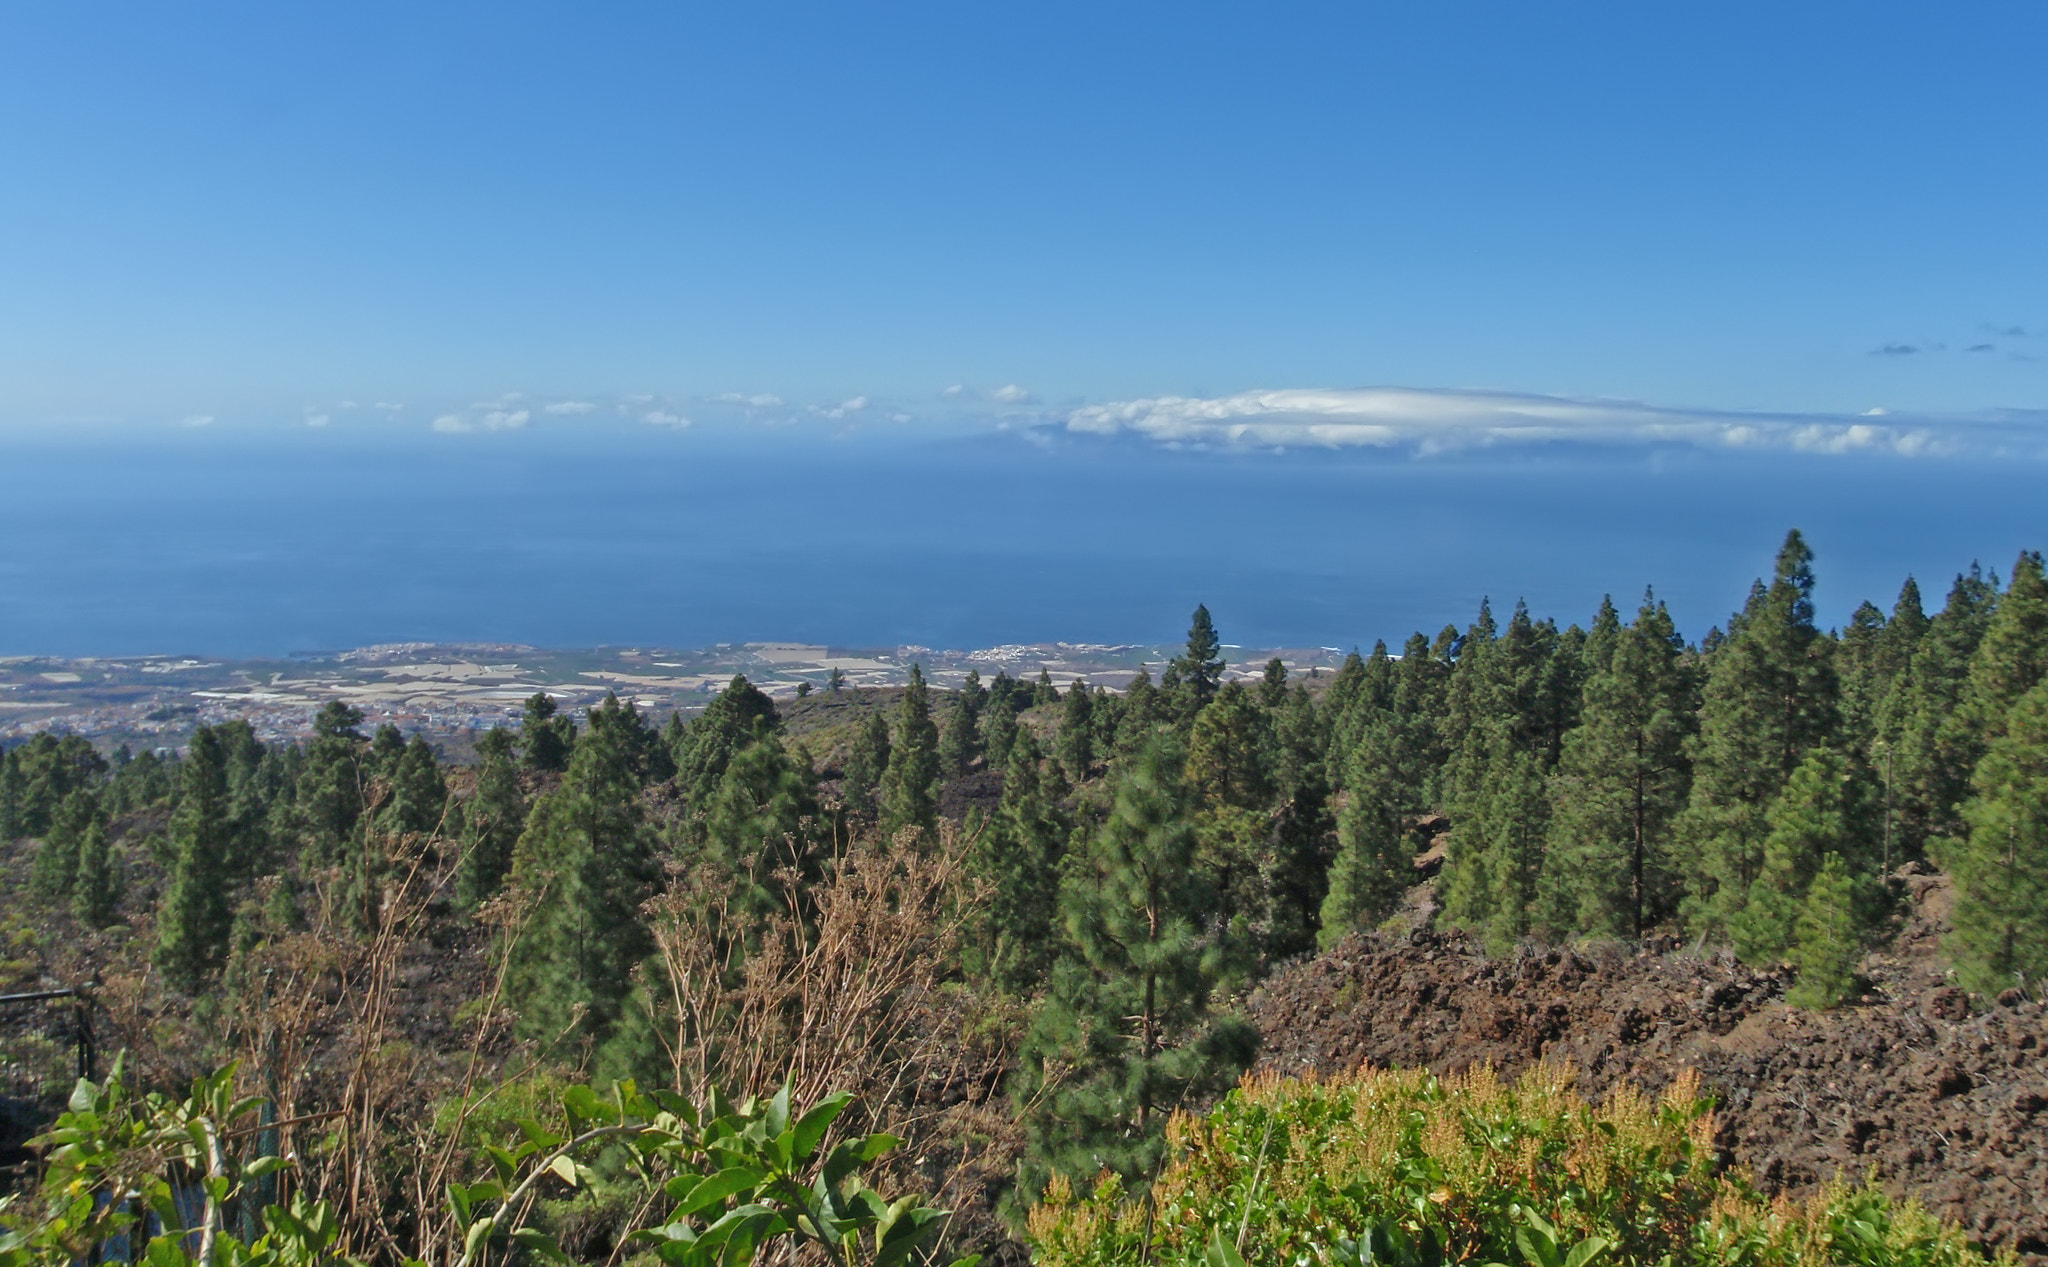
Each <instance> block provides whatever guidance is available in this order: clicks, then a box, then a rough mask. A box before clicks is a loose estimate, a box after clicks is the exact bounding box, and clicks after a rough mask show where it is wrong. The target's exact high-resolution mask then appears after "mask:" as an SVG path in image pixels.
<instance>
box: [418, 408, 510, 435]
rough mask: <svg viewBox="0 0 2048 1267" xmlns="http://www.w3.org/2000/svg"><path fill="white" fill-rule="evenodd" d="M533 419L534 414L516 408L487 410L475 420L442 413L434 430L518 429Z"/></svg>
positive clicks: (450, 431) (435, 423) (457, 431)
mask: <svg viewBox="0 0 2048 1267" xmlns="http://www.w3.org/2000/svg"><path fill="white" fill-rule="evenodd" d="M532 419H533V415H532V414H530V413H528V412H527V411H526V410H524V409H515V410H511V411H509V412H508V411H506V410H503V409H492V410H487V411H485V413H484V414H483V416H482V417H480V418H477V419H475V420H474V421H472V420H470V419H467V418H464V417H463V416H462V415H461V414H442V415H441V416H440V417H438V418H436V419H434V430H436V431H445V432H449V433H460V432H464V431H517V430H519V428H521V427H523V426H525V425H526V424H527V423H528V422H530V421H532Z"/></svg>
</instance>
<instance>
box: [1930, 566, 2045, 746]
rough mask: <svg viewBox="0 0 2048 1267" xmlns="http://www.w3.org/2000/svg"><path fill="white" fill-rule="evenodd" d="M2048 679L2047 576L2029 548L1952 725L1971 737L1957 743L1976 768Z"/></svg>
mask: <svg viewBox="0 0 2048 1267" xmlns="http://www.w3.org/2000/svg"><path fill="white" fill-rule="evenodd" d="M2044 677H2048V577H2043V575H2042V565H2041V555H2040V553H2039V552H2038V551H2033V550H2029V551H2026V552H2025V553H2023V554H2021V555H2020V557H2019V561H2018V562H2017V563H2015V564H2013V569H2012V581H2011V583H2010V584H2008V585H2007V586H2006V590H2005V593H2004V594H2002V595H2000V596H1999V599H1998V610H1997V611H1996V612H1994V613H1993V614H1992V616H1991V620H1990V621H1989V622H1988V623H1987V624H1986V625H1985V627H1984V640H1983V641H1982V642H1980V643H1978V644H1977V650H1976V653H1975V654H1973V655H1972V656H1971V657H1970V677H1969V682H1968V684H1967V685H1966V686H1965V687H1964V689H1963V706H1962V708H1961V709H1960V710H1958V713H1957V716H1956V718H1955V725H1954V729H1955V730H1958V731H1962V732H1964V733H1966V734H1967V736H1968V740H1967V741H1964V740H1963V739H1961V738H1958V739H1956V740H1955V741H1953V748H1954V750H1955V751H1956V752H1957V754H1958V756H1961V757H1966V758H1967V759H1968V760H1969V762H1970V766H1971V768H1972V769H1975V767H1976V763H1977V760H1978V759H1979V758H1980V757H1981V755H1982V753H1983V752H1984V749H1985V746H1986V745H1988V744H1990V743H1992V742H1993V741H1995V740H1996V739H1997V738H1998V737H1999V736H2000V735H2003V734H2004V733H2005V716H2006V713H2007V711H2008V710H2010V709H2011V708H2012V706H2013V704H2014V703H2015V702H2017V701H2018V700H2019V698H2020V697H2021V696H2023V695H2025V694H2026V693H2027V692H2028V691H2031V690H2032V689H2034V687H2035V685H2036V684H2037V683H2039V682H2040V681H2041V680H2042V679H2043V678H2044Z"/></svg>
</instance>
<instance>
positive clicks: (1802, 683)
mask: <svg viewBox="0 0 2048 1267" xmlns="http://www.w3.org/2000/svg"><path fill="white" fill-rule="evenodd" d="M1830 648H1831V644H1830V642H1829V641H1828V639H1826V638H1825V637H1823V636H1822V635H1821V633H1820V631H1819V630H1818V629H1817V628H1815V627H1814V623H1813V551H1812V550H1810V549H1808V548H1807V545H1806V540H1805V538H1803V537H1802V536H1800V534H1799V532H1798V530H1797V529H1794V530H1793V531H1792V532H1791V533H1789V534H1788V535H1787V536H1786V538H1785V544H1784V547H1783V548H1782V549H1781V550H1779V552H1778V560H1777V567H1776V569H1775V571H1774V573H1773V576H1772V579H1771V583H1770V584H1769V585H1768V586H1766V585H1765V584H1764V583H1763V582H1761V581H1758V582H1757V583H1756V585H1755V586H1754V587H1753V588H1752V589H1751V591H1750V597H1749V602H1748V603H1747V604H1746V605H1745V606H1744V608H1743V610H1742V612H1741V613H1740V614H1739V615H1737V616H1736V617H1735V618H1734V619H1733V620H1732V621H1730V623H1729V632H1728V636H1727V639H1726V640H1725V641H1724V642H1723V643H1722V644H1721V645H1720V646H1719V647H1718V648H1717V649H1715V650H1714V651H1713V653H1712V654H1711V655H1710V656H1709V657H1708V662H1707V680H1706V687H1705V691H1704V697H1703V699H1702V702H1701V705H1700V728H1699V733H1698V734H1697V735H1696V736H1695V737H1694V741H1693V743H1692V745H1691V752H1692V762H1693V783H1692V792H1691V796H1690V798H1689V800H1688V802H1687V805H1686V809H1685V812H1684V814H1683V815H1681V816H1680V819H1679V825H1678V829H1677V835H1678V839H1679V840H1680V842H1681V843H1682V846H1683V847H1684V848H1685V849H1686V851H1687V853H1688V858H1689V867H1688V870H1689V872H1690V874H1689V876H1688V886H1689V889H1690V892H1689V894H1688V896H1687V899H1686V911H1685V918H1686V922H1687V923H1688V924H1689V925H1690V926H1692V927H1694V928H1696V929H1699V930H1700V931H1702V932H1704V933H1707V934H1709V935H1713V936H1725V935H1727V934H1728V933H1729V931H1730V929H1731V928H1732V926H1733V922H1734V920H1735V919H1736V917H1737V916H1739V915H1740V914H1741V912H1742V909H1743V907H1744V906H1745V905H1746V904H1747V902H1748V900H1749V894H1750V887H1751V886H1752V885H1753V884H1755V883H1756V879H1757V877H1758V876H1759V875H1760V874H1761V873H1762V871H1763V865H1764V841H1765V839H1766V838H1767V837H1768V836H1769V835H1770V831H1771V823H1770V807H1771V806H1772V804H1773V803H1775V802H1776V801H1777V799H1778V795H1779V793H1780V792H1782V791H1783V790H1784V787H1785V784H1786V783H1787V781H1789V780H1790V779H1791V777H1792V772H1793V771H1794V770H1796V769H1798V768H1799V764H1800V762H1802V761H1804V760H1805V759H1806V754H1807V753H1808V752H1809V751H1810V750H1811V749H1813V748H1814V747H1815V746H1816V745H1818V744H1821V743H1825V742H1827V741H1828V740H1829V739H1830V738H1831V737H1832V736H1833V734H1834V732H1835V727H1836V725H1837V695H1838V686H1837V682H1836V678H1835V672H1834V667H1833V665H1832V664H1831V663H1830V656H1829V652H1830Z"/></svg>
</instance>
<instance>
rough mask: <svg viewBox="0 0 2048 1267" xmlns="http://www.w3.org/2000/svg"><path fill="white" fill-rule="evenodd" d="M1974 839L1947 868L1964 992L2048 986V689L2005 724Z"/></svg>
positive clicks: (2022, 703)
mask: <svg viewBox="0 0 2048 1267" xmlns="http://www.w3.org/2000/svg"><path fill="white" fill-rule="evenodd" d="M1963 818H1964V821H1965V822H1967V823H1968V824H1969V834H1968V835H1967V836H1965V837H1963V838H1962V839H1960V840H1956V841H1952V842H1947V843H1945V844H1944V845H1943V847H1942V849H1941V860H1942V862H1943V864H1944V865H1945V866H1946V867H1947V868H1948V871H1949V873H1950V874H1951V875H1953V876H1954V877H1955V884H1956V908H1955V918H1954V920H1953V921H1952V922H1953V924H1954V928H1955V931H1954V932H1953V933H1951V934H1950V935H1949V945H1950V949H1951V951H1952V952H1953V954H1954V956H1955V961H1956V971H1957V974H1958V975H1959V976H1960V977H1961V978H1962V981H1963V984H1964V985H1966V986H1968V987H1969V988H1970V989H1973V990H1977V991H1980V992H1981V993H1983V994H1984V995H1985V996H1987V997H1996V996H1997V995H1998V994H1999V993H2000V992H2001V991H2004V990H2007V989H2012V988H2014V987H2018V988H2020V989H2023V990H2024V989H2029V988H2031V989H2033V990H2034V991H2035V993H2036V996H2037V997H2038V995H2039V992H2040V986H2041V982H2042V981H2044V980H2048V683H2039V684H2036V685H2035V686H2034V687H2033V689H2031V690H2029V691H2028V692H2027V693H2026V694H2025V695H2023V696H2021V697H2020V699H2019V701H2018V702H2017V703H2015V704H2014V705H2013V706H2012V708H2010V709H2009V710H2008V711H2007V713H2006V716H2005V727H2004V733H2003V734H2002V735H2000V736H1999V737H1998V738H1997V739H1995V740H1993V741H1992V743H1991V745H1990V750H1989V751H1988V752H1986V753H1985V755H1984V760H1983V761H1982V762H1981V763H1979V765H1978V767H1977V775H1976V795H1975V796H1974V797H1973V798H1971V800H1970V801H1969V803H1968V804H1967V805H1966V806H1965V807H1964V809H1963Z"/></svg>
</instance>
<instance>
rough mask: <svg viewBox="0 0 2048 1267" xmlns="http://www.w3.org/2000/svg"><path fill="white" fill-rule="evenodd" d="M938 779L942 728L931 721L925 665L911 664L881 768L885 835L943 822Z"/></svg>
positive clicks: (883, 832) (920, 828) (929, 826)
mask: <svg viewBox="0 0 2048 1267" xmlns="http://www.w3.org/2000/svg"><path fill="white" fill-rule="evenodd" d="M938 781H939V731H938V727H936V726H934V725H932V709H931V697H930V694H929V692H928V691H927V689H926V687H925V684H924V670H923V669H922V668H920V667H919V666H917V665H915V664H913V665H911V666H910V685H909V686H907V687H905V688H904V691H903V699H902V702H901V703H899V704H898V705H897V708H896V730H895V734H894V735H892V736H891V737H890V748H889V765H888V768H887V769H885V770H884V771H883V772H882V790H881V800H882V834H883V835H884V836H888V837H893V836H895V834H896V833H897V832H899V831H902V830H903V829H904V828H907V827H915V828H918V829H919V830H922V831H926V832H930V831H933V830H935V829H936V828H937V827H938V822H939V804H938V798H937V796H936V795H935V788H936V787H937V784H938Z"/></svg>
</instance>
